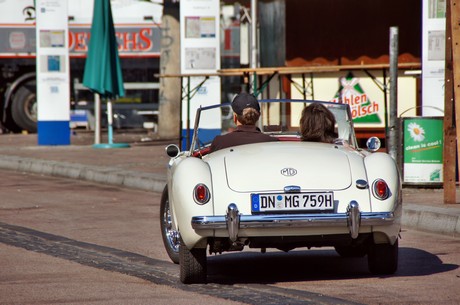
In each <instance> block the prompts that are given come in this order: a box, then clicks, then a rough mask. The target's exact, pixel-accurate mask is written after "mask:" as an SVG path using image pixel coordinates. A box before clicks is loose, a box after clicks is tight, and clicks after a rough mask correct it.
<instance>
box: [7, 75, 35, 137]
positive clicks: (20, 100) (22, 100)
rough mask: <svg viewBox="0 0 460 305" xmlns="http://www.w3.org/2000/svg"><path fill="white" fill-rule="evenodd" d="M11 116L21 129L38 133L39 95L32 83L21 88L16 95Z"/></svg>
mask: <svg viewBox="0 0 460 305" xmlns="http://www.w3.org/2000/svg"><path fill="white" fill-rule="evenodd" d="M11 116H12V117H13V121H14V123H15V124H16V125H17V126H18V127H19V128H20V129H22V130H27V131H28V132H37V95H36V93H35V91H34V85H33V84H31V83H30V82H29V83H27V84H26V85H25V86H22V87H20V88H19V89H18V90H17V91H16V93H15V94H14V97H13V100H12V104H11Z"/></svg>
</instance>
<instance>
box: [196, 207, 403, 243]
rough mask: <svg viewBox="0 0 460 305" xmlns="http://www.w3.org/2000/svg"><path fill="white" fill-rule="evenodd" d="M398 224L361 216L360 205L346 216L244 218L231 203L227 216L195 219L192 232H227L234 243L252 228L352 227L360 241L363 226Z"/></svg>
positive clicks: (387, 215) (384, 216)
mask: <svg viewBox="0 0 460 305" xmlns="http://www.w3.org/2000/svg"><path fill="white" fill-rule="evenodd" d="M394 221H395V215H394V213H393V212H379V213H372V212H370V213H369V212H360V211H359V205H358V203H357V202H356V201H352V202H350V204H349V205H348V208H347V212H346V213H333V214H270V215H263V214H261V215H241V214H240V213H239V211H238V207H237V206H236V204H234V203H231V204H230V205H229V206H228V208H227V214H226V215H223V216H195V217H193V218H192V228H193V229H195V230H209V229H210V230H219V229H220V230H222V229H226V230H228V233H229V238H230V240H232V241H233V242H234V241H236V240H237V239H238V231H239V230H240V229H252V228H306V227H348V229H349V231H350V236H351V237H352V238H353V239H355V238H357V237H358V233H359V228H360V227H361V226H385V225H391V224H393V223H394Z"/></svg>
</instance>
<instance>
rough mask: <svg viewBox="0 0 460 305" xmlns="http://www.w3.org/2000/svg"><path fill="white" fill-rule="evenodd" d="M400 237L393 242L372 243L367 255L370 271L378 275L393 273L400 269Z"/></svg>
mask: <svg viewBox="0 0 460 305" xmlns="http://www.w3.org/2000/svg"><path fill="white" fill-rule="evenodd" d="M398 249H399V246H398V239H396V242H395V243H394V244H393V245H391V244H372V245H370V246H369V252H368V255H367V259H368V266H369V271H370V272H371V273H372V274H376V275H385V274H393V273H395V272H396V270H397V269H398Z"/></svg>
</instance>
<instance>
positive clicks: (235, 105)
mask: <svg viewBox="0 0 460 305" xmlns="http://www.w3.org/2000/svg"><path fill="white" fill-rule="evenodd" d="M246 108H254V109H255V110H257V112H260V106H259V102H258V101H257V99H256V98H255V97H254V95H252V94H249V93H246V92H241V93H240V94H238V95H236V96H235V97H234V98H233V101H232V109H233V112H235V113H236V114H238V115H241V114H243V110H244V109H246Z"/></svg>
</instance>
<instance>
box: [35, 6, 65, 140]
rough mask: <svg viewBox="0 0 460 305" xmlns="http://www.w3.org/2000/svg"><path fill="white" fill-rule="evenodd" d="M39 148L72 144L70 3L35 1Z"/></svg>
mask: <svg viewBox="0 0 460 305" xmlns="http://www.w3.org/2000/svg"><path fill="white" fill-rule="evenodd" d="M36 14H37V25H36V37H37V105H38V109H37V116H38V125H37V127H38V144H39V145H68V144H70V123H69V122H70V84H69V83H70V82H69V79H70V77H69V75H70V74H69V49H68V37H69V35H68V23H67V0H38V1H36Z"/></svg>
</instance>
